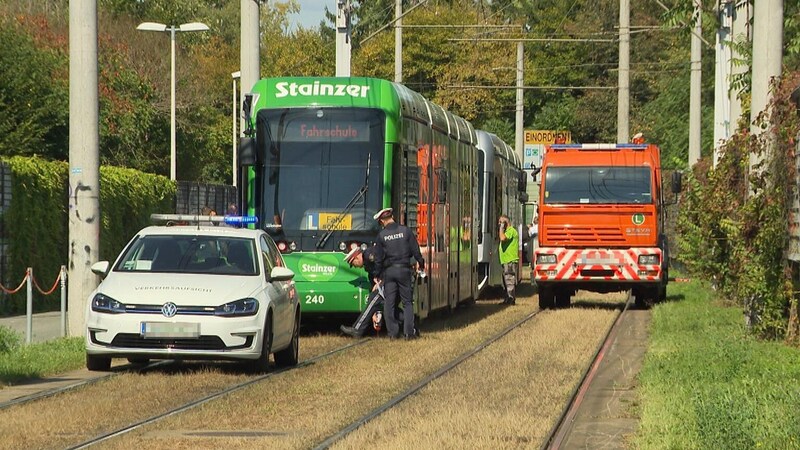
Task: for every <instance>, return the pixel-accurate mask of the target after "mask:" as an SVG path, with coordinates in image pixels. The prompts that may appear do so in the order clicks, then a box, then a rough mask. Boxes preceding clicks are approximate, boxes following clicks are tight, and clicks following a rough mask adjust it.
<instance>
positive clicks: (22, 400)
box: [0, 361, 176, 411]
mask: <svg viewBox="0 0 800 450" xmlns="http://www.w3.org/2000/svg"><path fill="white" fill-rule="evenodd" d="M175 363H176V362H175V361H156V362H152V363H150V364H147V365H145V366H137V365H134V364H126V365H123V366H119V367H117V368H116V369H117V370H116V371H115V372H112V373H107V374H105V375H99V376H97V377H93V378H88V379H85V380H80V381H76V382H75V383H69V384H66V385H64V386H58V387H55V388H51V389H45V390H42V391H39V392H35V393H33V394H29V395H23V396H20V397H17V398H14V399H11V400H7V401H4V402H0V411H2V410H4V409H8V408H10V407H12V406H19V405H24V404H26V403H30V402H33V401H36V400H43V399H46V398H50V397H55V396H57V395H60V394H63V393H66V392H70V391H74V390H76V389H78V388H82V387H86V386H90V385H92V384H95V383H99V382H101V381H106V380H110V379H112V378H115V377H118V376H120V375H123V374H126V373H147V372H149V371H151V370H155V369H162V368H164V367H166V366H169V365H172V364H175Z"/></svg>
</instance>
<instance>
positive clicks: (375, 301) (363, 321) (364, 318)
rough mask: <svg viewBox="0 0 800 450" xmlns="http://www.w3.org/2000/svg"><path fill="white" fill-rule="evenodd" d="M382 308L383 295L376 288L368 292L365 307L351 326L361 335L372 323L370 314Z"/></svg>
mask: <svg viewBox="0 0 800 450" xmlns="http://www.w3.org/2000/svg"><path fill="white" fill-rule="evenodd" d="M381 308H383V296H382V295H381V293H380V291H378V290H377V289H376V290H374V291H372V292H370V293H369V297H368V298H367V307H366V308H365V309H364V311H363V312H362V313H361V315H360V316H358V319H356V323H355V324H353V328H355V329H356V331H358V332H359V333H360V334H361V335H362V336H363V335H364V333H366V332H367V330H368V329H369V327H370V326H371V325H372V316H373V315H374V314H375V313H376V312H378V311H380V310H381Z"/></svg>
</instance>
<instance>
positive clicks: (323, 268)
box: [303, 264, 336, 273]
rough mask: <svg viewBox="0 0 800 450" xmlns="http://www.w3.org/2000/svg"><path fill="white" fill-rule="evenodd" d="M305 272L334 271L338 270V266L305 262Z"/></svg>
mask: <svg viewBox="0 0 800 450" xmlns="http://www.w3.org/2000/svg"><path fill="white" fill-rule="evenodd" d="M303 272H311V273H334V272H336V267H334V266H323V265H321V264H313V265H312V264H303Z"/></svg>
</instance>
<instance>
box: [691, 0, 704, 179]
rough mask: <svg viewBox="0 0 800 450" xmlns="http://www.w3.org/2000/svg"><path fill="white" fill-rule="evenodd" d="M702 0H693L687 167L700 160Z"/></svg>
mask: <svg viewBox="0 0 800 450" xmlns="http://www.w3.org/2000/svg"><path fill="white" fill-rule="evenodd" d="M702 12H703V4H702V0H694V33H692V48H691V58H692V63H691V77H690V82H691V85H690V88H689V167H692V166H694V165H695V163H697V161H699V160H700V126H701V124H702V116H701V103H700V88H701V83H702V76H703V71H702V64H701V61H702V56H703V53H702V47H701V46H700V44H701V42H700V39H701V37H702V36H703V26H702V20H701V19H702Z"/></svg>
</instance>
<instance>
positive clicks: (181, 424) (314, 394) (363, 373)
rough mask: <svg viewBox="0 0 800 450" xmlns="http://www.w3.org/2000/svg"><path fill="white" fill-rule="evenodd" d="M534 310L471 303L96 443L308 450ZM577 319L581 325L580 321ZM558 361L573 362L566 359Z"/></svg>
mask: <svg viewBox="0 0 800 450" xmlns="http://www.w3.org/2000/svg"><path fill="white" fill-rule="evenodd" d="M534 304H535V301H534V297H528V298H524V299H523V298H520V299H518V305H517V306H516V307H510V308H505V307H501V306H499V305H497V304H482V303H479V304H478V305H476V306H475V307H473V308H470V309H468V310H466V311H462V312H460V313H458V314H456V315H455V316H454V317H452V318H451V319H450V320H447V321H443V320H442V321H437V322H436V323H435V326H434V327H432V328H423V332H424V334H423V338H422V339H420V340H417V341H413V342H404V341H388V340H385V339H380V340H376V341H374V342H371V343H369V344H367V345H365V346H362V347H359V348H357V349H354V350H353V351H351V352H348V353H347V354H342V355H337V356H334V357H332V358H328V359H326V360H323V361H320V362H318V363H317V364H314V365H313V366H312V367H309V368H307V369H306V370H303V371H302V372H297V373H292V372H288V373H285V374H281V375H278V376H277V377H275V378H274V379H273V380H271V382H270V383H263V384H259V385H256V386H252V387H251V388H248V389H245V390H242V391H239V392H237V393H234V394H233V395H231V396H228V397H225V398H223V399H220V400H219V401H214V402H210V403H207V404H205V405H203V406H201V407H199V408H197V409H194V410H191V411H188V412H186V413H185V414H181V415H179V416H173V417H170V418H167V419H166V420H164V421H162V422H159V423H157V424H154V425H152V426H148V427H145V428H144V429H142V430H137V431H136V432H132V433H129V434H126V435H123V436H121V437H120V438H118V439H115V440H113V441H109V442H106V443H104V445H103V447H104V448H115V449H116V448H119V449H122V448H125V449H127V448H134V447H145V448H164V449H190V448H191V449H195V448H209V449H210V448H281V449H284V448H309V447H311V446H313V445H314V444H316V443H318V442H320V441H322V440H323V439H324V438H325V437H327V436H328V435H331V434H333V433H335V432H336V431H338V430H339V429H341V428H343V427H345V426H347V425H348V424H350V423H351V422H352V421H354V420H356V419H357V418H359V417H361V416H362V415H364V414H366V413H367V412H369V411H371V410H373V409H374V408H376V407H378V406H379V405H381V404H382V403H384V402H386V401H387V400H389V399H390V398H392V397H394V396H395V395H397V394H398V393H400V392H402V391H403V390H404V389H406V388H407V387H408V386H410V385H412V384H413V383H415V382H416V381H418V380H419V379H421V378H424V377H425V376H427V375H429V374H431V373H433V372H434V371H435V370H436V369H437V368H438V367H440V366H441V365H442V364H444V363H446V362H447V361H449V360H451V359H452V358H454V357H456V356H458V355H460V354H461V353H463V352H465V351H466V350H468V349H469V348H471V347H473V346H475V345H477V344H478V343H480V342H482V341H483V340H484V339H485V338H486V337H487V336H489V335H491V334H493V333H495V332H497V331H499V330H501V329H503V328H505V327H507V326H508V325H509V324H511V323H513V322H515V321H517V320H519V319H520V318H521V317H523V316H525V315H527V314H528V313H530V312H531V311H532V310H533V309H535V306H534ZM564 313H566V311H564ZM555 314H559V315H560V314H562V312H557V313H554V315H555ZM607 314H608V315H610V314H612V313H607ZM581 321H583V322H585V320H584V319H581ZM554 322H560V323H555V324H554V325H553V326H554V327H555V328H557V329H560V330H561V331H562V332H570V333H571V332H574V330H568V329H566V328H565V327H564V325H563V322H561V321H559V320H558V319H557V318H556V319H555V320H554ZM609 323H610V322H609ZM599 328H603V327H602V326H600V327H599ZM534 333H535V334H538V332H534ZM550 345H552V347H551V348H550V351H551V352H553V351H554V348H556V347H560V346H561V345H563V344H559V343H556V342H553V343H552V344H550ZM546 347H547V346H545V348H546ZM542 351H546V350H545V349H542ZM575 351H578V350H575ZM562 353H564V352H563V351H562ZM588 353H589V352H588V351H587V355H588ZM565 357H566V358H568V359H569V360H572V359H580V358H578V357H576V356H574V355H572V353H568V354H567V355H566V356H565ZM587 357H588V356H584V358H583V359H584V360H585V359H586V358H587ZM561 366H562V367H563V366H564V363H561ZM551 368H552V369H554V374H558V375H557V376H559V377H561V378H564V377H566V375H565V372H569V371H570V370H571V369H569V368H567V369H561V368H558V366H555V367H551ZM495 375H497V377H495ZM500 375H502V374H501V373H500V372H498V371H497V370H496V369H495V368H493V367H490V368H489V369H488V372H484V373H483V374H482V376H483V377H485V378H492V379H495V380H498V382H499V380H502V377H501V376H500ZM567 378H568V377H567ZM456 381H457V380H456ZM569 381H570V380H558V381H557V382H556V384H564V389H565V390H567V391H568V390H569V389H570V388H571V385H570V383H569ZM515 395H516V391H515ZM549 395H551V396H553V398H554V400H551V401H550V402H549V403H552V404H556V403H558V404H563V401H564V395H561V396H558V395H556V394H555V393H550V394H549ZM447 414H450V413H449V412H448V413H445V415H447ZM398 420H403V421H404V422H407V421H408V420H410V418H409V417H406V416H403V418H402V419H398ZM398 434H399V432H398ZM397 442H400V441H397ZM385 443H386V441H380V442H379V444H380V445H379V446H380V447H382V448H391V447H392V445H394V444H395V442H392V445H384V444H385ZM372 444H373V445H374V444H375V443H374V442H373V443H372ZM412 446H413V447H414V448H419V446H417V445H416V444H415V442H409V448H410V447H412Z"/></svg>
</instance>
